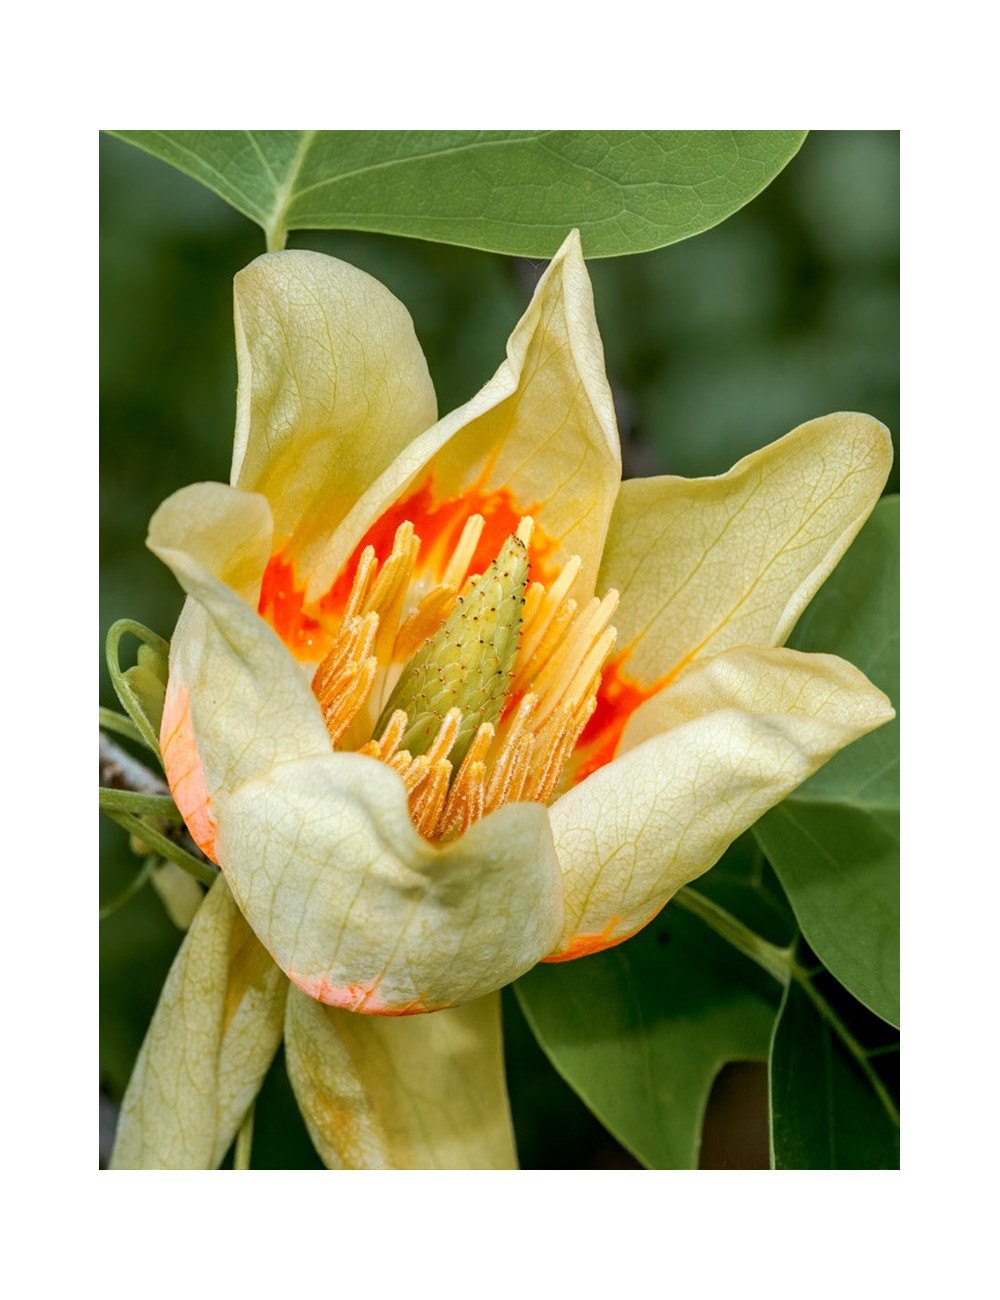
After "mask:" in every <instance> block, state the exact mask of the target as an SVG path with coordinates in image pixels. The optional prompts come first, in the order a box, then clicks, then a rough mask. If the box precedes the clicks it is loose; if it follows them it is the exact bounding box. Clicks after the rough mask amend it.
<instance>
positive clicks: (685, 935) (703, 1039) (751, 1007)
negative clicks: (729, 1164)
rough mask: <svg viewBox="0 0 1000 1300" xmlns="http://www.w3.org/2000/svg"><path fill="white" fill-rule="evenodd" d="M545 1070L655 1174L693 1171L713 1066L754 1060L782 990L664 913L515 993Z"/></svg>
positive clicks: (685, 918)
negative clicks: (549, 1064)
mask: <svg viewBox="0 0 1000 1300" xmlns="http://www.w3.org/2000/svg"><path fill="white" fill-rule="evenodd" d="M515 989H516V992H517V995H518V998H519V1000H520V1003H521V1007H522V1009H523V1010H524V1014H525V1016H526V1018H527V1020H528V1023H529V1024H530V1025H531V1028H532V1030H533V1031H534V1033H535V1036H536V1038H537V1039H538V1041H539V1043H540V1044H541V1046H542V1048H543V1049H544V1051H545V1053H546V1055H547V1056H548V1057H549V1059H550V1060H551V1062H552V1064H553V1065H554V1066H555V1068H556V1069H557V1070H558V1071H559V1073H560V1074H561V1075H562V1076H563V1078H564V1079H565V1080H566V1081H567V1083H569V1084H570V1086H571V1087H572V1088H573V1089H574V1090H575V1091H576V1092H577V1093H578V1094H579V1096H580V1097H581V1098H582V1099H583V1100H584V1101H585V1102H586V1104H587V1105H588V1106H589V1107H590V1109H591V1110H592V1111H593V1112H594V1114H595V1115H596V1116H597V1117H598V1118H599V1119H600V1120H601V1121H602V1123H603V1124H604V1125H605V1126H606V1127H607V1128H608V1129H609V1130H610V1131H611V1132H612V1133H613V1134H614V1136H615V1137H616V1138H617V1139H618V1140H619V1142H621V1143H622V1145H623V1146H625V1147H627V1148H628V1150H629V1151H631V1152H632V1153H633V1154H634V1155H635V1156H636V1157H637V1158H638V1159H639V1160H641V1161H642V1162H643V1164H645V1165H646V1166H647V1167H648V1168H651V1169H693V1168H696V1167H697V1164H698V1149H699V1143H700V1137H701V1128H702V1118H703V1116H704V1111H705V1106H706V1103H707V1101H708V1096H709V1092H710V1091H711V1087H712V1081H713V1080H714V1078H715V1076H716V1074H717V1073H718V1071H719V1069H720V1068H721V1067H722V1066H723V1065H724V1064H725V1063H726V1062H727V1061H733V1060H762V1059H764V1058H765V1056H766V1054H767V1044H768V1041H769V1038H770V1034H771V1028H772V1025H773V1023H774V1015H775V1007H776V1005H777V1000H778V986H777V985H776V984H775V983H774V982H773V981H772V980H771V979H770V978H769V977H767V976H766V975H764V973H763V972H762V971H760V970H759V969H758V968H757V967H756V966H754V965H753V964H752V963H751V962H749V961H748V960H747V959H746V958H744V957H742V956H740V955H738V954H737V953H735V952H734V951H733V950H732V949H731V948H729V947H728V946H727V945H726V944H725V943H724V942H723V941H722V940H721V939H719V938H718V937H717V936H716V935H715V934H713V933H712V932H711V931H710V930H708V929H707V928H706V926H705V925H704V924H703V923H702V922H701V921H700V920H698V919H697V918H696V917H694V916H692V915H690V914H689V913H686V912H684V911H682V910H681V909H680V908H678V907H670V906H668V907H667V908H666V909H665V910H664V911H663V912H662V913H661V914H660V916H659V917H657V918H656V920H655V921H653V922H651V923H650V924H649V925H648V926H646V928H645V929H644V930H642V931H641V932H640V933H639V934H638V935H636V936H635V938H633V939H630V940H628V942H627V943H624V944H621V945H619V946H618V947H616V948H610V949H608V950H607V951H606V952H602V953H598V954H596V955H595V956H591V957H584V958H581V959H579V960H577V961H571V962H564V963H557V964H551V965H545V964H543V965H540V966H536V967H535V969H534V970H532V971H529V972H528V974H527V975H525V976H523V977H522V978H521V979H520V980H519V981H518V982H517V984H516V985H515Z"/></svg>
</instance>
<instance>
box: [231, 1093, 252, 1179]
mask: <svg viewBox="0 0 1000 1300" xmlns="http://www.w3.org/2000/svg"><path fill="white" fill-rule="evenodd" d="M255 1104H256V1103H255V1102H251V1103H250V1109H249V1110H248V1111H247V1113H246V1115H244V1117H243V1123H242V1124H241V1125H240V1131H239V1132H238V1133H237V1134H236V1150H235V1151H234V1152H233V1168H234V1169H249V1168H250V1152H251V1150H252V1148H253V1112H254V1106H255Z"/></svg>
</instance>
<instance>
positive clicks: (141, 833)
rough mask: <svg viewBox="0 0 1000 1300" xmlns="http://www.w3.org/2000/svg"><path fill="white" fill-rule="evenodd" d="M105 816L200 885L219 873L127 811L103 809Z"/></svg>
mask: <svg viewBox="0 0 1000 1300" xmlns="http://www.w3.org/2000/svg"><path fill="white" fill-rule="evenodd" d="M105 812H106V813H107V816H108V817H110V818H111V820H112V821H113V822H117V823H118V825H119V826H122V827H124V829H125V830H127V831H128V832H129V833H130V834H132V835H135V836H136V837H137V838H138V839H140V840H142V842H143V843H144V844H148V845H149V847H150V848H151V849H155V850H156V851H157V853H158V854H159V855H160V856H161V857H164V858H167V859H168V860H169V861H170V862H176V863H177V865H178V866H179V867H183V868H184V870H185V871H186V872H188V874H189V875H192V876H194V878H195V880H197V881H199V882H200V883H201V884H202V885H214V884H215V877H216V876H217V875H218V874H219V873H218V871H217V870H216V868H215V867H212V866H210V865H209V864H208V863H207V862H200V861H199V860H198V859H197V858H196V857H194V856H192V854H190V853H188V852H187V851H186V850H185V849H182V848H181V846H180V845H179V844H177V843H176V842H175V841H174V840H172V839H170V838H169V836H167V835H164V834H163V832H162V831H158V830H157V829H156V827H155V826H147V825H146V823H145V822H142V821H140V820H139V818H138V817H134V816H133V815H132V814H131V813H128V812H112V811H111V810H110V809H105Z"/></svg>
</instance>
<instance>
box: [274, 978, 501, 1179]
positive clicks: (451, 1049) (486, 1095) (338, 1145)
mask: <svg viewBox="0 0 1000 1300" xmlns="http://www.w3.org/2000/svg"><path fill="white" fill-rule="evenodd" d="M285 1061H286V1064H287V1066H288V1076H289V1078H290V1079H291V1082H292V1088H293V1089H294V1091H295V1096H296V1099H297V1101H298V1103H299V1109H300V1110H301V1111H302V1116H303V1119H304V1120H305V1122H306V1127H307V1128H308V1130H309V1134H310V1136H311V1138H312V1140H313V1144H314V1146H315V1147H316V1150H317V1151H318V1152H319V1155H320V1157H321V1159H322V1160H323V1163H324V1164H325V1165H326V1167H327V1168H328V1169H516V1168H517V1153H516V1151H515V1147H514V1134H513V1130H512V1127H511V1122H510V1108H509V1105H508V1101H507V1088H506V1083H505V1080H504V1065H503V1038H502V1034H501V1026H500V995H499V994H498V993H493V994H491V995H490V996H488V997H484V998H479V999H477V1000H476V1001H475V1002H470V1003H468V1004H467V1005H466V1006H463V1007H455V1008H453V1009H451V1010H449V1011H439V1012H437V1013H436V1014H435V1015H432V1016H407V1017H403V1018H395V1019H391V1018H388V1017H385V1016H357V1015H353V1014H352V1013H351V1012H350V1011H340V1010H338V1009H336V1008H335V1007H326V1006H323V1005H322V1004H321V1003H319V1002H315V1001H314V1000H313V999H312V998H309V997H306V996H305V994H303V993H300V992H299V990H298V989H295V988H292V989H291V991H290V993H289V997H288V1012H287V1018H286V1027H285Z"/></svg>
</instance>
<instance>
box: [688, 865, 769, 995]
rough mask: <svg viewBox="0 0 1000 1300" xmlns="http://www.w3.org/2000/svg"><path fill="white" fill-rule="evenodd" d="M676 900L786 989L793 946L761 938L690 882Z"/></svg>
mask: <svg viewBox="0 0 1000 1300" xmlns="http://www.w3.org/2000/svg"><path fill="white" fill-rule="evenodd" d="M673 901H674V902H675V903H677V904H679V905H680V906H681V907H683V908H684V910H685V911H687V912H693V913H694V915H695V916H697V917H699V918H700V919H701V920H702V921H704V922H705V924H706V925H707V926H708V927H709V929H712V930H714V931H715V933H716V934H717V935H719V936H720V938H723V939H725V940H726V942H727V943H729V944H731V945H732V946H733V947H734V948H736V949H737V950H738V951H739V952H741V953H743V955H744V956H745V957H749V958H750V960H751V961H753V962H756V963H757V965H758V966H760V967H761V968H762V969H763V970H766V971H767V973H768V975H770V976H772V977H773V978H774V979H776V980H777V981H778V983H779V984H780V985H781V987H782V988H784V987H785V986H786V985H787V984H788V981H789V980H790V979H791V978H792V971H793V967H794V962H793V960H792V949H791V948H779V947H777V945H776V944H773V943H768V941H767V940H766V939H762V938H761V936H760V935H759V934H757V932H756V931H755V930H751V929H750V927H749V926H746V925H744V924H743V922H742V921H738V920H737V919H736V917H735V916H733V915H732V913H731V912H727V911H726V909H725V908H724V907H720V906H719V905H718V903H713V902H712V900H711V899H710V898H706V897H705V895H704V894H699V893H698V892H697V890H694V889H692V888H691V886H690V885H687V886H685V887H684V888H683V889H682V890H681V891H680V893H678V894H675V896H674V900H673Z"/></svg>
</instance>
